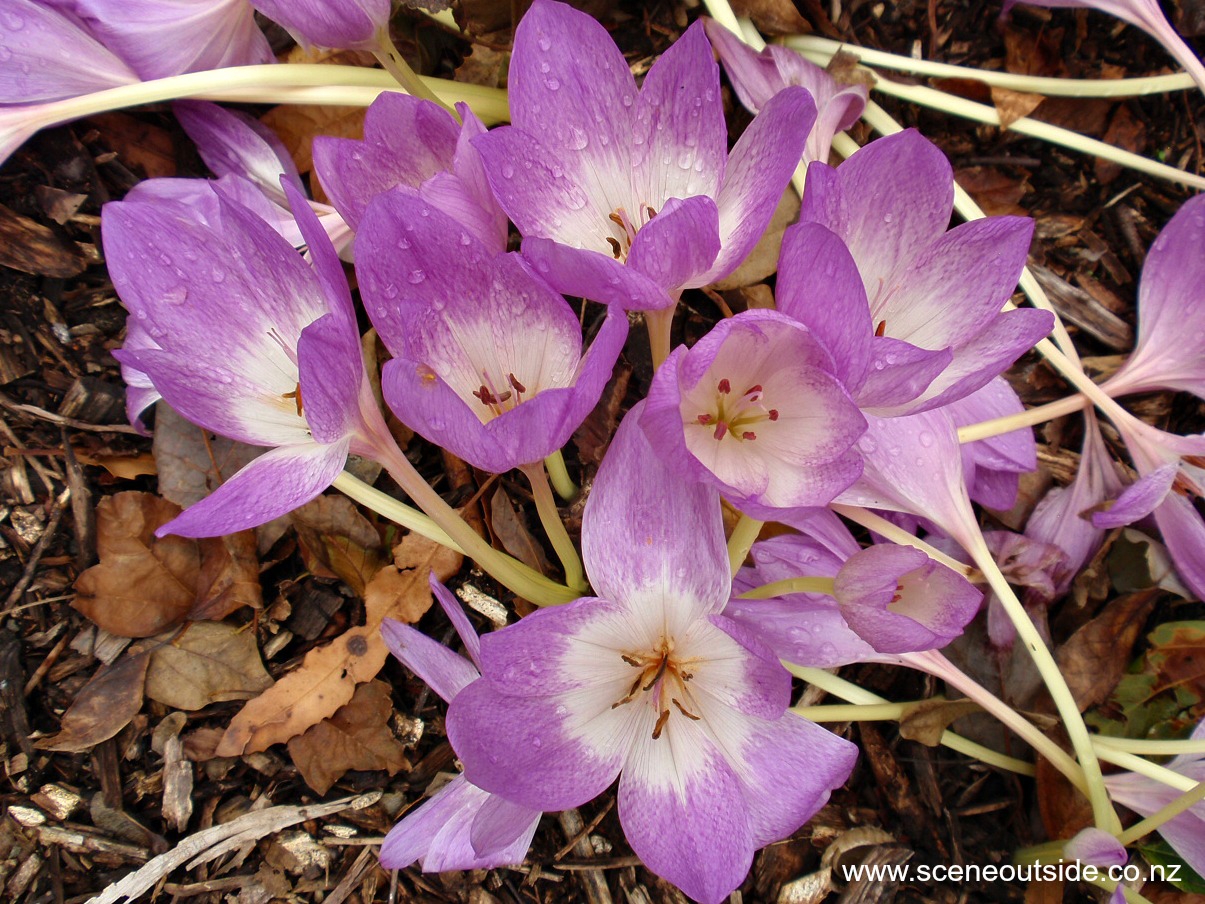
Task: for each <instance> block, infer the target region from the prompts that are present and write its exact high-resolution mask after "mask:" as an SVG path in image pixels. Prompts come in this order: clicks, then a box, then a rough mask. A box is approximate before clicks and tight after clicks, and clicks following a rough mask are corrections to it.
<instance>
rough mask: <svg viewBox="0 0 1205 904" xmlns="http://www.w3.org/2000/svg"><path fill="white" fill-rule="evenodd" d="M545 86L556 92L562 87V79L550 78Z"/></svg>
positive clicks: (546, 80) (545, 81)
mask: <svg viewBox="0 0 1205 904" xmlns="http://www.w3.org/2000/svg"><path fill="white" fill-rule="evenodd" d="M544 85H545V86H546V87H547V88H548V90H549V91H556V90H557V89H559V88H560V87H561V82H560V79H555V78H550V79H545V80H544Z"/></svg>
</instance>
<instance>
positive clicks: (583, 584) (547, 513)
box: [519, 462, 590, 596]
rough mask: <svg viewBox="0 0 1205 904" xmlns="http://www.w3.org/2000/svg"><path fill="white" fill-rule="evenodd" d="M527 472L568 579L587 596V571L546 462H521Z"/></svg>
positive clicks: (570, 583) (543, 523)
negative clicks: (559, 506) (563, 516)
mask: <svg viewBox="0 0 1205 904" xmlns="http://www.w3.org/2000/svg"><path fill="white" fill-rule="evenodd" d="M519 470H520V471H522V472H523V473H524V474H526V475H527V480H528V481H529V482H530V483H531V493H532V496H533V497H534V498H535V502H536V513H537V514H538V515H539V516H540V523H541V524H542V525H543V526H544V533H545V534H547V535H548V541H549V542H550V543H551V544H552V548H553V550H555V551H556V554H557V558H558V559H560V560H561V568H562V569H564V572H565V583H566V584H567V585H568V586H569V589H571V590H573V591H575V593H576V595H577V596H585V594H586V592H587V591H588V590H589V589H590V584H589V582H588V581H587V580H586V573H585V571H584V570H583V569H582V560H581V558H580V557H579V556H578V554H577V549H576V548H575V547H574V545H573V541H572V540H571V539H570V538H569V533H568V532H567V531H566V530H565V522H564V521H562V520H561V513H560V512H558V511H557V507H556V500H555V499H554V498H553V497H552V487H551V486H549V484H548V475H547V474H545V473H544V465H543V464H542V463H540V462H536V463H535V464H532V465H522V466H520V468H519Z"/></svg>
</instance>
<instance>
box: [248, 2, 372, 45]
mask: <svg viewBox="0 0 1205 904" xmlns="http://www.w3.org/2000/svg"><path fill="white" fill-rule="evenodd" d="M251 5H252V6H254V7H255V8H256V9H258V10H259V11H260V12H261V13H263V14H264V15H265V16H267V17H268V18H269V19H271V20H272V21H273V22H276V23H278V24H279V25H282V26H283V27H284V28H286V29H287V30H288V32H289V34H291V35H292V36H293V37H294V38H296V39H297V41H298V43H301V44H305V45H310V46H317V47H333V48H337V49H341V50H370V51H371V50H377V49H379V48H380V46H381V42H380V32H381V31H382V30H383V29H385V28H387V27H388V25H389V13H390V11H391V10H390V0H253V2H252V4H251Z"/></svg>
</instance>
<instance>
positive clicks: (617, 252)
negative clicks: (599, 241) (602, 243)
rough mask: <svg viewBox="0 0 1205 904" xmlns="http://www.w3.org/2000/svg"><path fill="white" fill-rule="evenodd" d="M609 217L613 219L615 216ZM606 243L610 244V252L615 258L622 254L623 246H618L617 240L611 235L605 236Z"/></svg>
mask: <svg viewBox="0 0 1205 904" xmlns="http://www.w3.org/2000/svg"><path fill="white" fill-rule="evenodd" d="M611 219H612V220H614V219H615V217H611ZM607 244H608V245H610V246H611V254H613V255H614V256H615V260H619V256H620V255H621V254H623V248H622V247H621V246H620V244H619V241H618V240H617V239H613V238H611V236H607Z"/></svg>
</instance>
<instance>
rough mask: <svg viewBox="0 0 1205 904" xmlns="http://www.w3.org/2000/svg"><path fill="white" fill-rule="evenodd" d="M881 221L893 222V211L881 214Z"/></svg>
mask: <svg viewBox="0 0 1205 904" xmlns="http://www.w3.org/2000/svg"><path fill="white" fill-rule="evenodd" d="M883 222H884V223H888V224H890V223H894V222H895V214H893V213H885V214H883Z"/></svg>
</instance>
